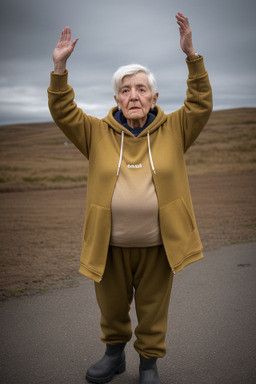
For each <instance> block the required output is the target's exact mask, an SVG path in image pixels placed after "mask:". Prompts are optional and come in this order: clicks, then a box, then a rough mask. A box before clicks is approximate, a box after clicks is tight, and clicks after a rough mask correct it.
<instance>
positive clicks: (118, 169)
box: [116, 131, 124, 176]
mask: <svg viewBox="0 0 256 384" xmlns="http://www.w3.org/2000/svg"><path fill="white" fill-rule="evenodd" d="M123 149H124V131H122V135H121V148H120V157H119V163H118V167H117V174H116V175H117V176H119V172H120V168H121V164H122V159H123Z"/></svg>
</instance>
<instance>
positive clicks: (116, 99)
mask: <svg viewBox="0 0 256 384" xmlns="http://www.w3.org/2000/svg"><path fill="white" fill-rule="evenodd" d="M114 99H115V101H116V103H117V104H118V98H117V97H116V95H114Z"/></svg>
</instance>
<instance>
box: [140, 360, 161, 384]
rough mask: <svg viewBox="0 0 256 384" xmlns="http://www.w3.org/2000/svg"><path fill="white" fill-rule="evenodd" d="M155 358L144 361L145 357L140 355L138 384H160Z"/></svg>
mask: <svg viewBox="0 0 256 384" xmlns="http://www.w3.org/2000/svg"><path fill="white" fill-rule="evenodd" d="M156 360H157V359H156V358H153V359H145V357H143V356H141V355H140V384H161V383H160V380H159V377H158V372H157V366H156Z"/></svg>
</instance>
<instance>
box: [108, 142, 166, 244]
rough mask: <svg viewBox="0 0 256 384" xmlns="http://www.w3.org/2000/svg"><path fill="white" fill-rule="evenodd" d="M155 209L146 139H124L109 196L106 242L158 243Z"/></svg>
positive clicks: (155, 202) (155, 201) (154, 193)
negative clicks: (110, 226) (114, 184)
mask: <svg viewBox="0 0 256 384" xmlns="http://www.w3.org/2000/svg"><path fill="white" fill-rule="evenodd" d="M158 210H159V209H158V201H157V196H156V191H155V186H154V183H153V178H152V172H151V168H150V162H149V157H148V147H147V141H146V140H145V138H141V139H136V140H133V138H131V139H128V138H126V140H125V143H124V157H123V159H122V166H121V169H120V173H119V176H118V179H117V183H116V186H115V189H114V193H113V197H112V204H111V216H112V228H111V238H110V244H111V245H114V246H119V247H152V246H155V245H159V244H161V243H162V240H161V235H160V227H159V218H158Z"/></svg>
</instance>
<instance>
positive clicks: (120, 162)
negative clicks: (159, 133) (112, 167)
mask: <svg viewBox="0 0 256 384" xmlns="http://www.w3.org/2000/svg"><path fill="white" fill-rule="evenodd" d="M147 137H148V155H149V161H150V165H151V168H152V171H153V173H154V174H155V175H156V170H155V166H154V163H153V159H152V153H151V147H150V135H149V131H148V133H147ZM123 150H124V131H122V134H121V147H120V156H119V163H118V167H117V173H116V175H117V177H118V176H119V173H120V168H121V164H122V159H123Z"/></svg>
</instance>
